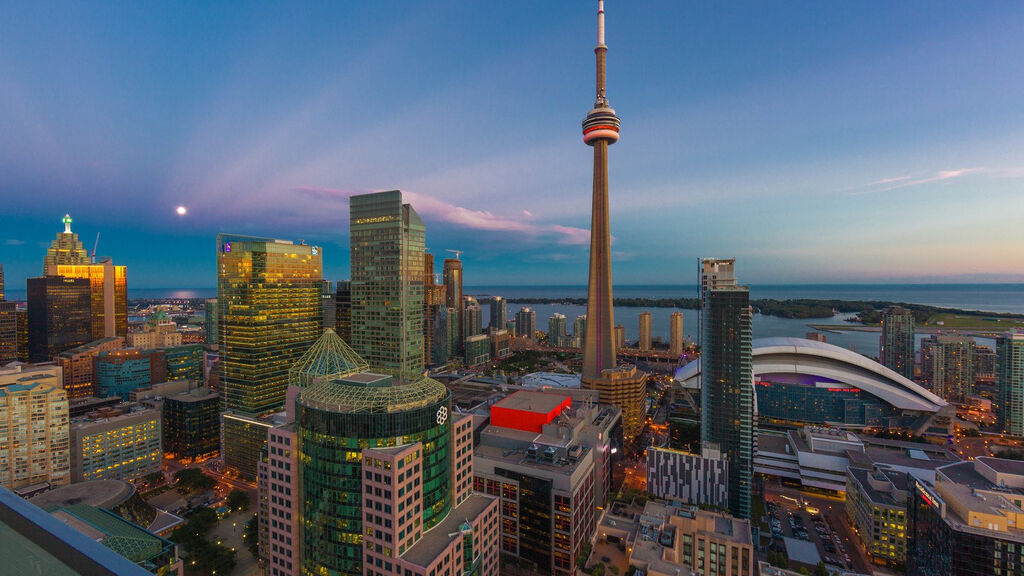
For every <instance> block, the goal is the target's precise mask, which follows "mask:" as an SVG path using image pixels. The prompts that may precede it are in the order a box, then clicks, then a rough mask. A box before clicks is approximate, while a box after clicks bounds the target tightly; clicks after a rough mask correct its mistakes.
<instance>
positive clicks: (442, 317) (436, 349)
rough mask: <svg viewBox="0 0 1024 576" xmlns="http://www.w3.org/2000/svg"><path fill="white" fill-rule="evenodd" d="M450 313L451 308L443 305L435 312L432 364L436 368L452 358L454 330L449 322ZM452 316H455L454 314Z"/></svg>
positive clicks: (431, 349) (431, 352) (431, 353)
mask: <svg viewBox="0 0 1024 576" xmlns="http://www.w3.org/2000/svg"><path fill="white" fill-rule="evenodd" d="M450 311H451V308H447V307H446V306H444V305H443V304H441V305H439V306H438V307H437V311H436V312H434V320H433V322H432V324H433V330H434V332H433V335H432V338H431V340H432V341H431V344H430V363H431V364H433V365H435V366H443V365H444V364H445V363H446V362H448V358H449V357H450V356H451V349H452V348H451V346H452V338H453V337H452V332H453V330H452V327H451V324H450V322H449V312H450ZM452 314H453V315H454V312H452Z"/></svg>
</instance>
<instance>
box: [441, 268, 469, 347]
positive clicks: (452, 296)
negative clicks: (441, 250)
mask: <svg viewBox="0 0 1024 576" xmlns="http://www.w3.org/2000/svg"><path fill="white" fill-rule="evenodd" d="M444 305H445V306H447V307H448V308H454V309H455V317H454V318H453V317H451V316H449V317H448V325H449V326H452V327H453V328H452V329H453V330H454V331H455V340H456V341H457V342H458V344H457V345H456V348H454V349H452V350H450V351H449V353H450V354H452V355H455V354H458V353H459V352H460V351H461V350H462V340H463V339H464V338H465V335H464V333H463V327H462V261H461V260H459V259H457V258H445V260H444Z"/></svg>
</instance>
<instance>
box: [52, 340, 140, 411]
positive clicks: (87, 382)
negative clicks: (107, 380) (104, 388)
mask: <svg viewBox="0 0 1024 576" xmlns="http://www.w3.org/2000/svg"><path fill="white" fill-rule="evenodd" d="M124 347H125V342H124V338H123V337H121V336H116V337H113V338H101V339H99V340H93V341H92V342H89V343H88V344H83V345H82V346H78V347H76V348H72V349H70V350H65V351H64V352H61V353H60V354H58V355H57V357H56V358H55V360H56V362H57V364H58V365H60V367H61V369H62V370H63V372H64V390H66V391H67V393H68V399H74V398H86V397H88V396H96V395H97V394H98V393H99V390H98V388H97V386H96V363H95V360H96V357H97V356H99V355H100V354H101V353H103V352H111V351H113V350H121V349H123V348H124Z"/></svg>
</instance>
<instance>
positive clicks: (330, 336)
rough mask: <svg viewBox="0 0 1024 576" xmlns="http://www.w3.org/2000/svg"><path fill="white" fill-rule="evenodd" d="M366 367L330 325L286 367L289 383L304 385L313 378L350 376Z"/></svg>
mask: <svg viewBox="0 0 1024 576" xmlns="http://www.w3.org/2000/svg"><path fill="white" fill-rule="evenodd" d="M369 369H370V365H369V364H367V362H366V360H363V359H362V357H360V356H359V354H357V353H356V352H355V350H353V349H352V348H351V347H349V345H348V344H346V343H345V341H344V340H342V339H341V337H340V336H338V334H337V333H336V332H335V331H334V330H331V329H330V328H328V329H326V330H324V333H323V335H322V336H320V338H319V339H318V340H317V341H316V342H315V343H314V344H313V346H311V347H310V348H309V350H307V351H306V353H305V354H303V355H302V357H301V358H299V360H298V361H297V362H295V364H294V365H292V367H291V368H289V369H288V382H289V383H290V384H291V385H292V386H299V387H301V388H308V387H309V386H312V385H313V384H316V383H317V382H322V381H325V380H333V379H335V378H341V377H344V376H351V375H353V374H357V373H359V372H365V371H367V370H369Z"/></svg>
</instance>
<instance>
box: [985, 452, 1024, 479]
mask: <svg viewBox="0 0 1024 576" xmlns="http://www.w3.org/2000/svg"><path fill="white" fill-rule="evenodd" d="M977 460H978V461H980V462H982V463H984V464H985V465H986V466H988V467H989V468H991V469H993V470H995V471H996V472H998V473H1000V474H1014V475H1017V476H1024V462H1022V461H1020V460H1009V459H1007V458H993V457H991V456H979V457H978V458H977Z"/></svg>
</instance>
